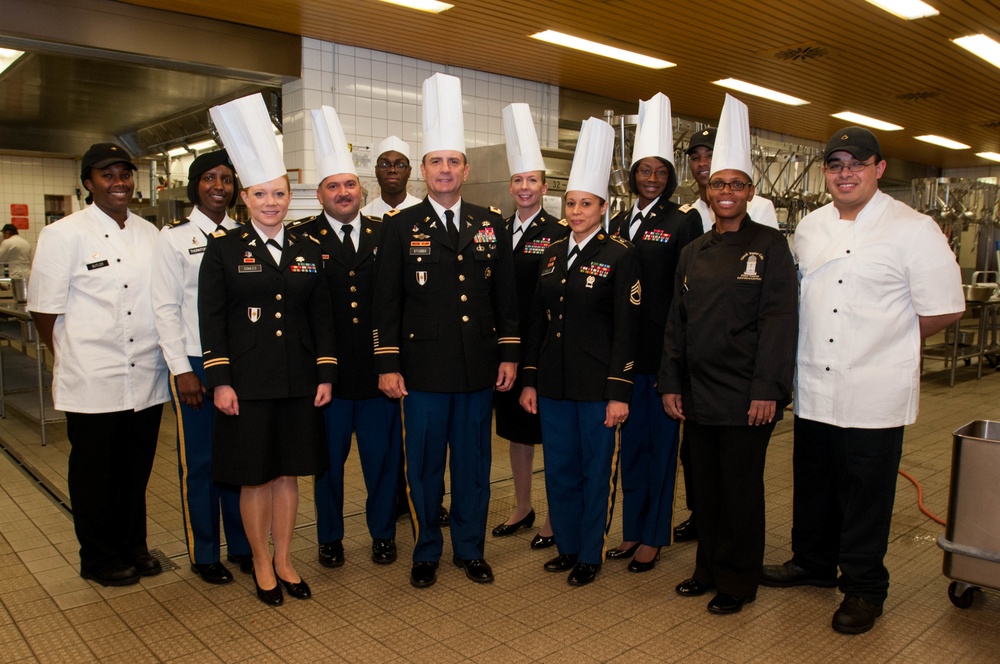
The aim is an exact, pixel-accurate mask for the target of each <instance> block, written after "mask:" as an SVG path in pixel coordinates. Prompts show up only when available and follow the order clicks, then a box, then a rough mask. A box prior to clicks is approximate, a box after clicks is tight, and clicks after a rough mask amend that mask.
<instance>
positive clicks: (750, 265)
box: [737, 251, 764, 281]
mask: <svg viewBox="0 0 1000 664" xmlns="http://www.w3.org/2000/svg"><path fill="white" fill-rule="evenodd" d="M740 260H741V261H746V265H745V267H744V268H743V274H741V275H740V276H738V277H737V279H738V280H739V281H760V279H761V277H760V275H759V274H757V264H758V263H763V262H764V254H761V253H758V252H756V251H748V252H747V253H745V254H743V255H742V256H740Z"/></svg>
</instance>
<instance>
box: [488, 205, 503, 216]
mask: <svg viewBox="0 0 1000 664" xmlns="http://www.w3.org/2000/svg"><path fill="white" fill-rule="evenodd" d="M490 212H492V213H494V214H499V215H501V216H503V212H501V211H500V208H498V207H493V206H492V205H491V206H490Z"/></svg>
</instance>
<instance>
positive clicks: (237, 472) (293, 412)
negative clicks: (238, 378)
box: [212, 397, 330, 486]
mask: <svg viewBox="0 0 1000 664" xmlns="http://www.w3.org/2000/svg"><path fill="white" fill-rule="evenodd" d="M239 404H240V414H239V415H235V416H230V415H224V414H223V413H222V412H220V411H216V413H215V421H214V423H213V428H212V479H213V480H215V481H216V482H220V483H223V484H235V485H238V486H256V485H259V484H264V483H266V482H270V481H271V480H273V479H275V478H277V477H281V476H283V475H295V476H302V475H319V474H320V473H322V472H324V471H325V470H326V469H327V466H329V464H330V460H329V454H328V452H327V448H326V427H325V425H324V422H323V409H322V408H316V407H315V406H314V405H313V397H290V398H287V399H260V400H254V399H241V400H240V402H239Z"/></svg>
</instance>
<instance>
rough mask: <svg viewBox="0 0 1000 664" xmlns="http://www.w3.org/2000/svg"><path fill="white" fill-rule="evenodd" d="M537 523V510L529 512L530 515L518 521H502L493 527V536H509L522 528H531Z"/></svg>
mask: <svg viewBox="0 0 1000 664" xmlns="http://www.w3.org/2000/svg"><path fill="white" fill-rule="evenodd" d="M533 525H535V510H531V511H530V512H528V515H527V516H526V517H524V518H523V519H521V520H520V521H518V522H516V523H511V524H506V523H501V524H500V525H499V526H497V527H496V528H494V529H493V537H507V536H508V535H513V534H514V533H516V532H517V531H518V530H520V529H521V528H531V527H532V526H533Z"/></svg>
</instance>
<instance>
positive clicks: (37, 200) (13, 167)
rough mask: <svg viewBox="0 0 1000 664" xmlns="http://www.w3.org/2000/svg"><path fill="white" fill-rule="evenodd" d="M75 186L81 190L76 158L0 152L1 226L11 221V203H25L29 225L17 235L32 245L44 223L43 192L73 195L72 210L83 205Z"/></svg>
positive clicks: (78, 164) (44, 193)
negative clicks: (22, 155)
mask: <svg viewBox="0 0 1000 664" xmlns="http://www.w3.org/2000/svg"><path fill="white" fill-rule="evenodd" d="M77 187H79V188H80V189H81V190H82V189H83V185H82V184H80V162H79V161H74V160H72V159H44V158H41V157H12V156H7V155H0V212H2V214H0V226H2V225H3V224H9V223H11V222H10V206H11V205H12V204H14V205H17V204H24V205H27V206H28V219H29V220H30V222H29V223H30V227H29V228H28V229H22V230H20V231H19V232H18V234H19V235H20V236H21V237H23V238H24V239H25V240H27V241H28V242H29V243H31V245H32V246H34V244H35V241H36V240H37V238H38V233H39V232H40V231H41V229H42V227H43V226H44V225H45V195H46V194H48V195H50V196H71V197H73V205H74V207H73V210H71V212H72V211H75V210H78V209H80V206H81V205H82V201H78V200H77V199H76V193H75V189H76V188H77Z"/></svg>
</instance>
